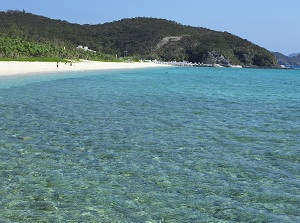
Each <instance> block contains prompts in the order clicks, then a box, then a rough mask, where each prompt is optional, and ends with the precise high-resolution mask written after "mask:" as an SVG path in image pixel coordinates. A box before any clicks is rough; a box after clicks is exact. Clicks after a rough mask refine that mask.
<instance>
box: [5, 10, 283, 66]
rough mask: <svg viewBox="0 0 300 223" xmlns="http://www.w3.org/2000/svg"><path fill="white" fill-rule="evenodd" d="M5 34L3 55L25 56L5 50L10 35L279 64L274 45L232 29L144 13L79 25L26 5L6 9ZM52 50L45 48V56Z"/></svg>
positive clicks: (124, 51)
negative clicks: (32, 10) (270, 47)
mask: <svg viewBox="0 0 300 223" xmlns="http://www.w3.org/2000/svg"><path fill="white" fill-rule="evenodd" d="M0 38H2V42H3V43H2V45H1V43H0V57H5V56H22V53H20V52H17V53H14V54H11V55H6V54H5V52H8V51H9V50H7V49H6V51H5V50H4V48H5V46H4V45H5V43H4V42H5V41H6V42H7V39H8V38H9V39H10V40H12V39H13V40H15V39H17V40H18V41H22V42H28V43H33V44H44V45H45V44H46V45H47V44H48V45H51V47H52V48H53V47H54V48H55V47H56V49H59V48H60V49H61V48H62V47H64V48H65V49H66V51H61V50H58V51H59V53H58V56H60V57H66V56H68V57H80V54H76V53H75V52H76V51H74V50H75V49H76V46H78V45H82V46H88V47H89V48H90V49H92V50H95V51H97V52H101V53H105V54H110V55H114V57H115V55H118V56H119V57H123V56H126V57H136V58H143V59H158V60H165V61H170V60H176V61H183V60H186V61H190V62H202V63H219V64H221V65H228V64H239V65H244V66H258V67H277V66H278V64H277V61H276V59H275V57H274V56H273V55H272V54H271V53H270V52H269V51H267V50H266V49H264V48H261V47H259V46H257V45H254V44H252V43H251V42H249V41H247V40H245V39H241V38H239V37H237V36H234V35H232V34H230V33H228V32H217V31H213V30H209V29H206V28H199V27H191V26H184V25H181V24H178V23H176V22H174V21H168V20H165V19H156V18H144V17H142V18H132V19H122V20H120V21H115V22H111V23H105V24H98V25H88V24H86V25H79V24H72V23H69V22H66V21H61V20H54V19H49V18H46V17H43V16H38V15H33V14H31V13H26V12H24V11H23V12H20V11H7V12H0ZM29 45H30V44H29ZM68 50H70V51H68ZM48 51H51V50H48ZM77 51H78V50H77ZM51 52H52V51H51ZM53 52H54V51H53ZM53 52H52V53H53ZM55 52H57V50H56V51H55ZM66 52H73V53H66ZM46 54H47V52H44V54H43V56H45V55H46ZM53 54H55V53H53ZM37 55H39V54H37Z"/></svg>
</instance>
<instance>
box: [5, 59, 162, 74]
mask: <svg viewBox="0 0 300 223" xmlns="http://www.w3.org/2000/svg"><path fill="white" fill-rule="evenodd" d="M162 66H167V65H163V64H156V63H152V62H131V63H121V62H118V63H117V62H95V61H81V62H76V63H58V66H57V63H56V62H15V61H11V62H0V75H16V74H28V73H50V72H70V71H88V70H110V69H135V68H150V67H162Z"/></svg>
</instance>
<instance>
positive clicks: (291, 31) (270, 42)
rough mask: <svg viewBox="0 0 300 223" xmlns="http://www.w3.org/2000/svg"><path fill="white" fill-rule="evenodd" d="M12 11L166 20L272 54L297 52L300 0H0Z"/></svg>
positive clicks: (75, 18) (77, 18) (81, 19)
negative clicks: (232, 37) (216, 33)
mask: <svg viewBox="0 0 300 223" xmlns="http://www.w3.org/2000/svg"><path fill="white" fill-rule="evenodd" d="M16 9H18V10H23V9H24V10H25V11H27V12H31V13H34V14H38V15H43V16H46V17H50V18H54V19H61V20H66V21H69V22H73V23H80V24H99V23H105V22H112V21H116V20H120V19H122V18H133V17H137V16H144V17H155V18H165V19H169V20H174V21H176V22H178V23H181V24H184V25H191V26H196V27H197V26H199V27H206V28H209V29H213V30H218V31H227V32H230V33H232V34H235V35H237V36H240V37H242V38H244V39H248V40H249V41H251V42H253V43H255V44H257V45H260V46H262V47H264V48H266V49H268V50H270V51H277V52H281V53H283V54H286V55H288V54H290V53H295V52H297V53H298V52H300V43H299V40H300V28H299V27H300V20H299V16H298V15H299V11H300V0H285V1H282V0H251V1H250V0H214V1H211V0H185V1H183V0H146V1H144V0H85V1H80V0H77V1H76V0H0V11H6V10H16ZM0 22H1V21H0Z"/></svg>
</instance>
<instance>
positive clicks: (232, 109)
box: [0, 68, 300, 223]
mask: <svg viewBox="0 0 300 223" xmlns="http://www.w3.org/2000/svg"><path fill="white" fill-rule="evenodd" d="M0 83H1V85H0V86H1V87H0V88H1V89H0V197H1V199H0V210H1V211H0V222H148V223H149V222H299V221H300V213H299V207H300V150H299V144H300V137H299V136H300V122H299V120H300V91H299V89H300V72H299V71H297V70H255V69H214V68H168V69H151V70H134V71H128V70H127V71H117V72H116V71H115V72H103V71H102V72H98V73H97V72H90V73H89V72H86V73H74V74H57V75H53V74H52V75H37V76H28V77H0Z"/></svg>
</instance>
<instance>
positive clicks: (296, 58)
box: [273, 52, 300, 67]
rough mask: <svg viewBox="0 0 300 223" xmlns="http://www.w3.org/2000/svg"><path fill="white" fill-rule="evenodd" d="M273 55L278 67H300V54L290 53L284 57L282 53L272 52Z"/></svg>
mask: <svg viewBox="0 0 300 223" xmlns="http://www.w3.org/2000/svg"><path fill="white" fill-rule="evenodd" d="M273 55H274V56H275V58H276V59H277V61H278V63H279V64H280V65H284V66H286V67H292V66H300V53H292V54H290V55H289V56H286V55H283V54H282V53H278V52H273Z"/></svg>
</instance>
